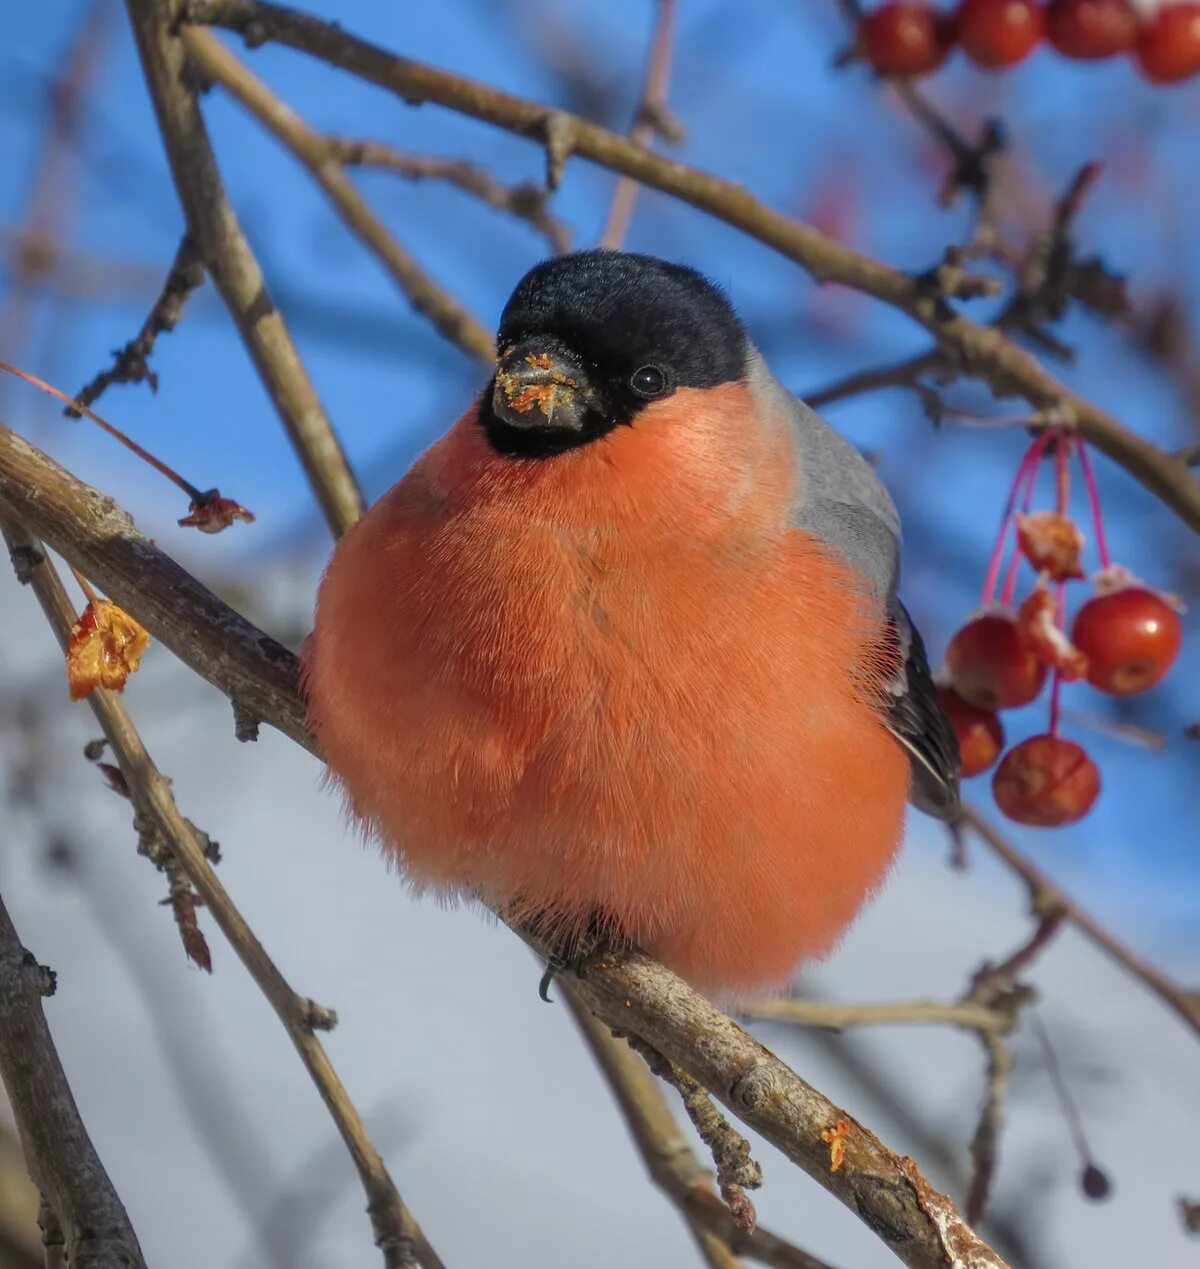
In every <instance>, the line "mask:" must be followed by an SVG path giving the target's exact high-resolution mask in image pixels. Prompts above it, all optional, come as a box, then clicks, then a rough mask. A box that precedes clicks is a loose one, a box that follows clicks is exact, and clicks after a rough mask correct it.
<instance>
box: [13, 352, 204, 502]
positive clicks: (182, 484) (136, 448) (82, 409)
mask: <svg viewBox="0 0 1200 1269" xmlns="http://www.w3.org/2000/svg"><path fill="white" fill-rule="evenodd" d="M0 370H2V371H4V373H5V374H10V375H15V376H16V377H17V378H18V379H23V380H24V381H25V382H26V383H28V384H31V385H32V386H33V387H35V388H40V389H41V390H42V391H43V392H47V393H49V394H50V396H52V397H56V398H57V399H58V400H59V401H61V402H63V404H64V405H69V406H70V407H71V409H72V410H78V411H79V413H80V414H83V415H86V416H87V417H88V418H89V419H91V420H92V422H93V423H95V424H96V426H97V427H99V428H100V429H102V430H103V431H105V432H107V433H108V434H109V436H111V437H112V438H113V439H114V440H116V441H120V443H121V444H122V445H124V446H125V448H126V449H127V450H130V451H132V452H133V453H134V454H136V455H137V456H138V457H139V458H140V459H141V460H142V462H144V463H149V464H150V466H151V467H153V468H154V470H155V471H157V472H160V473H161V474H162V475H164V476H166V478H167V479H168V480H169V481H171V482H172V483H173V484H176V485H178V486H179V488H180V489H182V490H183V492H184V493H185V494H187V496H188V497H189V498H190V499H191V500H192V501H193V502H203V500H204V497H205V495H204V491H203V490H201V489H197V488H196V486H195V485H193V484H192V483H191V481H189V480H184V478H183V477H182V476H181V475H180V474H179V473H178V472H177V471H175V470H174V469H173V468H170V467H168V466H167V465H166V463H164V462H163V461H162V460H161V459H158V458H155V457H154V455H153V454H151V453H150V451H149V450H146V449H143V448H142V447H141V446H140V445H139V444H138V443H137V441H135V440H132V439H131V438H130V437H128V436H126V435H125V433H124V432H122V431H121V430H120V429H119V428H115V427H113V425H112V424H111V423H109V422H108V421H107V420H105V419H102V418H101V417H100V416H99V415H98V414H97V413H96V411H95V410H91V409H89V408H88V407H87V406H86V405H84V404H83V402H82V401H76V400H75V398H74V397H69V396H67V394H66V393H65V392H62V391H60V390H59V389H58V388H56V387H55V386H54V385H53V384H52V383H47V382H46V381H45V380H44V379H39V378H38V377H37V375H32V374H30V373H29V371H27V370H20V369H18V368H17V367H16V366H10V365H9V364H8V362H7V361H0Z"/></svg>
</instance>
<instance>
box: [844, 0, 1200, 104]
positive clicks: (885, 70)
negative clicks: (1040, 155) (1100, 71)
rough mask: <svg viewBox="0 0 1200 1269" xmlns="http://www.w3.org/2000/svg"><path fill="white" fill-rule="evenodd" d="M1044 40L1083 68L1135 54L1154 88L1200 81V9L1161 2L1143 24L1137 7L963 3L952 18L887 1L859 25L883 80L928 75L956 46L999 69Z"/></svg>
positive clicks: (916, 1) (1106, 1) (1088, 0)
mask: <svg viewBox="0 0 1200 1269" xmlns="http://www.w3.org/2000/svg"><path fill="white" fill-rule="evenodd" d="M1042 40H1045V41H1046V42H1047V43H1049V44H1050V45H1051V46H1052V47H1053V48H1054V49H1055V50H1057V51H1058V52H1059V53H1061V54H1062V55H1063V56H1064V57H1070V58H1075V59H1077V60H1081V61H1097V60H1099V59H1101V58H1105V57H1115V56H1116V55H1117V54H1119V53H1130V54H1132V55H1133V57H1134V58H1135V59H1136V61H1137V64H1138V66H1139V68H1140V69H1141V72H1142V74H1143V75H1144V76H1145V77H1146V79H1148V80H1150V81H1151V83H1155V84H1175V83H1179V82H1180V81H1182V80H1185V79H1189V78H1191V77H1192V76H1193V75H1197V74H1200V2H1196V0H1163V3H1162V5H1161V6H1160V7H1159V8H1158V9H1157V10H1156V11H1155V12H1154V13H1153V14H1152V15H1149V16H1147V17H1142V16H1141V15H1140V14H1139V13H1138V10H1137V9H1136V8H1134V6H1133V4H1132V3H1131V0H1046V2H1045V3H1043V0H961V3H960V4H959V6H958V8H957V10H956V11H955V12H953V13H948V12H942V11H939V10H937V9H935V8H933V7H932V6H931V5H930V4H928V3H926V0H888V2H887V3H886V4H882V5H880V6H879V7H878V8H877V9H873V10H872V11H871V12H870V13H867V14H864V15H863V17H862V18H861V19H860V20H859V23H858V36H857V40H856V51H857V53H858V54H859V56H861V57H862V58H864V59H865V60H866V61H867V62H869V63H870V64H871V65H872V66H873V67H874V68H875V70H877V71H878V72H879V73H880V74H881V75H927V74H928V73H929V72H930V71H935V70H937V68H938V67H939V66H940V65H941V64H942V63H943V62H944V61H945V60H946V58H947V56H948V55H949V54H950V51H951V49H953V48H954V47H955V45H960V46H961V47H962V49H963V50H964V52H966V54H967V56H968V57H970V58H971V60H972V61H973V62H975V63H976V64H977V65H979V66H985V67H987V68H988V69H989V70H1000V69H1003V68H1004V67H1008V66H1015V65H1016V64H1017V63H1018V62H1020V61H1023V60H1024V59H1025V58H1026V57H1028V56H1029V54H1030V53H1032V52H1033V50H1034V49H1035V48H1036V47H1037V45H1038V44H1039V43H1040V42H1041V41H1042Z"/></svg>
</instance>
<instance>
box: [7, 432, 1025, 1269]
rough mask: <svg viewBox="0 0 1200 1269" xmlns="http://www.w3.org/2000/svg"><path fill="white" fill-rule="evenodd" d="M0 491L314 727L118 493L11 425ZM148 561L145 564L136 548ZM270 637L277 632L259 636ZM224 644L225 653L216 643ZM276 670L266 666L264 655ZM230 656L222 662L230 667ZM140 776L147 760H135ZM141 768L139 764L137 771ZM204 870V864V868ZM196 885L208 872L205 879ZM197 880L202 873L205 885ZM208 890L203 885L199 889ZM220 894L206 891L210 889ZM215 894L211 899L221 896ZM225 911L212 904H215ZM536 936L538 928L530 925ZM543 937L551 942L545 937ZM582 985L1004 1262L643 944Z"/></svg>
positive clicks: (897, 1235) (854, 1190) (158, 627)
mask: <svg viewBox="0 0 1200 1269" xmlns="http://www.w3.org/2000/svg"><path fill="white" fill-rule="evenodd" d="M0 502H6V503H8V504H9V506H10V507H11V508H12V510H13V512H14V513H15V514H16V515H17V516H18V517H19V518H20V519H22V520H23V521H24V523H26V524H27V525H28V527H29V528H30V529H31V530H32V531H34V532H36V533H37V534H38V535H39V536H40V537H42V538H44V539H45V540H46V541H47V542H48V543H49V544H50V545H51V546H52V547H53V548H54V549H55V550H56V551H58V552H59V553H60V554H62V555H63V556H64V558H66V559H67V560H69V561H71V562H72V563H74V564H76V565H77V566H78V567H81V568H83V569H84V570H85V571H86V572H87V573H88V575H89V576H90V577H91V578H92V579H93V580H94V581H96V582H97V583H98V584H100V585H101V586H103V587H104V589H105V591H106V592H107V593H108V594H109V595H110V596H112V598H113V599H114V600H116V602H118V603H119V604H120V605H121V606H122V607H123V608H125V609H126V610H127V611H128V612H130V614H131V615H132V616H133V617H134V618H135V619H137V620H138V621H140V622H141V623H142V624H143V625H144V626H146V627H147V628H148V629H149V630H150V631H151V633H152V634H154V635H156V636H157V637H158V638H160V639H161V640H162V642H164V643H166V644H168V646H171V647H172V649H173V650H174V651H175V652H176V653H177V654H178V655H179V656H180V657H181V658H182V659H183V660H184V661H185V662H187V663H188V664H189V665H191V666H193V668H195V669H197V670H199V672H200V673H201V674H203V675H204V676H205V677H208V678H209V679H210V681H217V680H218V677H219V678H220V680H221V681H223V682H225V683H231V682H236V683H237V684H239V685H240V690H238V691H236V692H233V693H231V695H235V696H237V697H238V698H240V699H248V698H247V696H246V694H247V693H250V697H249V699H251V701H252V707H253V709H254V712H255V713H256V714H257V715H258V716H259V717H260V718H262V720H263V721H264V722H268V723H271V724H272V725H274V726H277V727H280V728H281V730H287V731H288V732H289V734H292V733H293V732H296V733H297V734H295V736H294V738H296V739H298V740H301V742H302V743H303V742H304V741H305V740H307V741H308V742H309V743H310V744H311V738H310V737H308V736H307V734H306V733H304V732H303V730H302V729H301V730H300V731H298V732H297V729H296V728H295V720H296V719H302V718H303V715H304V711H303V706H302V704H301V702H300V700H299V698H298V696H297V694H296V688H295V685H296V681H297V665H296V661H295V658H294V657H293V656H292V655H291V654H290V653H288V652H286V651H285V650H283V649H282V648H279V645H277V644H275V645H273V646H274V647H275V648H278V653H277V654H276V656H275V657H274V658H273V659H272V661H271V662H267V661H266V658H264V657H263V655H262V654H261V651H259V650H258V649H257V648H256V646H255V640H254V639H253V636H252V634H251V633H250V632H252V631H253V627H252V626H250V623H248V622H247V621H245V619H244V618H241V617H240V616H238V615H237V614H236V613H234V612H233V611H232V610H231V609H229V608H228V607H227V606H226V605H224V604H222V603H221V601H220V600H218V599H216V597H215V596H210V595H208V593H207V592H206V591H204V588H203V587H201V586H200V585H199V583H197V582H195V581H192V580H191V579H188V582H189V583H190V591H191V593H198V594H199V595H201V596H203V597H204V600H203V602H202V603H194V604H192V605H190V606H185V608H184V615H183V619H182V620H180V617H179V613H178V612H175V613H173V614H172V613H169V612H166V611H165V610H166V609H168V608H170V607H171V605H170V604H169V602H168V596H169V595H170V594H171V593H172V592H173V591H174V590H176V589H177V588H179V587H181V586H183V585H184V583H183V582H182V581H181V576H182V577H183V578H186V577H187V574H186V573H184V571H183V570H182V569H180V568H179V566H178V565H177V564H175V563H174V562H173V561H171V560H169V559H168V558H167V557H166V556H165V555H163V553H162V552H160V551H159V550H158V549H157V548H155V547H154V546H153V545H152V544H150V543H148V542H146V540H145V539H143V538H141V536H140V535H139V534H137V532H136V530H134V529H133V528H132V525H131V524H130V522H129V520H128V517H127V516H124V515H123V514H122V513H121V512H119V511H118V510H117V509H116V508H115V506H114V505H113V504H112V502H111V500H108V499H105V498H103V497H102V496H101V495H100V494H98V493H96V492H95V491H94V490H89V489H88V488H87V487H86V486H84V485H81V484H80V482H78V481H76V480H75V479H74V478H73V477H72V476H70V475H69V474H68V473H67V472H65V471H63V469H62V468H60V467H58V466H57V464H55V463H54V462H53V461H52V460H51V459H49V458H48V457H46V456H45V455H44V454H40V453H39V452H38V451H37V450H35V449H34V448H33V447H32V446H30V445H29V444H28V443H27V442H24V441H22V440H20V439H19V438H17V437H15V436H14V435H13V434H12V433H11V432H10V431H9V430H8V429H7V428H5V427H3V426H2V425H0ZM135 558H136V560H137V561H138V564H139V567H138V569H137V570H136V572H131V571H130V569H129V562H130V560H131V559H135ZM259 637H260V639H261V640H263V641H266V642H268V643H269V642H271V641H269V640H267V637H266V636H265V635H260V636H259ZM214 648H220V649H221V659H220V662H219V664H218V663H217V662H216V661H215V660H214V657H213V651H212V650H213V649H214ZM266 666H269V671H270V672H269V673H266V674H264V667H266ZM218 670H219V675H218ZM133 774H134V779H133V780H131V781H130V782H131V783H136V782H137V780H138V778H139V777H140V776H141V775H142V774H143V773H142V771H140V770H136V769H135V770H134V773H133ZM126 778H127V779H129V773H126ZM193 880H195V878H193ZM197 885H198V883H197ZM198 888H200V887H199V885H198ZM201 892H202V893H204V891H203V890H201ZM205 897H206V898H207V897H208V896H207V894H206V896H205ZM211 906H212V905H211V902H210V907H211ZM215 915H216V913H215V912H214V916H215ZM522 935H523V937H526V938H528V937H529V935H528V931H522ZM537 950H538V951H539V952H541V953H542V955H543V957H544V956H545V955H546V951H547V949H546V948H545V946H538V947H537ZM572 985H573V987H574V989H575V990H576V991H577V992H578V994H579V996H580V999H581V1000H582V1001H583V1002H584V1003H585V1004H586V1005H587V1006H588V1007H589V1008H590V1009H591V1010H592V1011H593V1012H594V1013H595V1014H596V1015H597V1016H598V1017H599V1018H600V1019H601V1020H602V1021H603V1022H604V1023H606V1024H607V1025H608V1026H609V1027H613V1028H616V1029H618V1030H620V1031H622V1032H625V1033H633V1034H635V1035H637V1036H639V1037H640V1038H641V1039H643V1040H645V1041H646V1042H647V1043H648V1044H650V1045H651V1046H652V1047H653V1048H654V1049H656V1050H657V1051H658V1052H659V1053H661V1054H662V1055H663V1057H664V1058H666V1059H667V1060H668V1061H670V1062H672V1063H674V1064H675V1065H676V1066H678V1067H679V1068H680V1069H681V1070H682V1071H684V1072H685V1073H686V1074H687V1075H689V1076H691V1078H692V1079H694V1080H696V1081H697V1082H698V1083H700V1084H701V1085H702V1086H703V1087H704V1088H706V1089H708V1090H709V1091H710V1092H711V1093H712V1094H713V1095H714V1096H715V1097H716V1098H717V1099H718V1100H720V1101H721V1102H722V1103H723V1104H724V1105H725V1106H726V1107H727V1108H728V1109H729V1110H731V1111H732V1112H733V1113H734V1115H736V1116H737V1117H738V1118H739V1119H741V1120H742V1121H743V1122H744V1123H745V1124H747V1125H748V1126H749V1127H751V1128H753V1129H755V1130H756V1131H758V1132H760V1133H761V1134H762V1135H763V1136H764V1137H765V1138H766V1139H767V1140H768V1141H770V1142H772V1143H773V1144H774V1145H776V1146H778V1147H779V1149H780V1150H782V1151H783V1152H784V1153H785V1154H786V1155H787V1156H788V1158H790V1159H792V1160H793V1161H794V1162H795V1163H796V1164H798V1165H799V1166H800V1167H801V1168H802V1169H803V1170H804V1171H805V1172H806V1173H808V1175H809V1176H811V1177H812V1178H813V1179H814V1180H816V1181H817V1182H818V1183H819V1184H820V1185H822V1186H823V1187H824V1188H825V1189H827V1190H828V1191H829V1192H830V1193H831V1194H832V1195H833V1196H834V1197H835V1198H837V1199H838V1200H839V1201H840V1202H842V1203H843V1204H845V1205H846V1206H847V1207H848V1208H849V1209H850V1210H851V1211H852V1212H854V1213H855V1214H856V1215H857V1216H858V1217H859V1218H860V1219H862V1220H864V1221H866V1222H867V1223H868V1224H869V1225H870V1226H871V1228H872V1229H873V1230H874V1231H875V1233H876V1234H877V1235H878V1236H879V1237H880V1238H881V1239H882V1240H883V1241H884V1243H885V1244H886V1245H887V1246H888V1247H890V1248H891V1249H892V1250H893V1251H894V1252H895V1254H896V1255H897V1256H899V1257H900V1259H901V1260H902V1261H903V1262H904V1263H905V1264H908V1265H911V1266H914V1267H915V1269H944V1266H945V1263H946V1260H947V1258H948V1257H949V1255H950V1249H951V1248H954V1249H955V1254H958V1255H960V1257H961V1258H963V1259H964V1260H968V1258H970V1257H973V1258H974V1259H973V1261H969V1262H970V1263H972V1264H973V1269H999V1267H1000V1266H1002V1265H1003V1261H1002V1260H1001V1258H1000V1257H999V1256H998V1255H997V1254H996V1252H995V1251H993V1250H992V1249H991V1248H989V1247H988V1246H987V1245H986V1244H985V1243H984V1242H982V1241H981V1240H980V1239H979V1238H978V1236H977V1235H976V1234H974V1233H973V1232H972V1231H971V1230H970V1228H969V1227H968V1226H967V1225H966V1224H965V1223H964V1222H963V1220H962V1217H961V1216H960V1215H959V1213H958V1211H957V1209H956V1208H955V1207H954V1205H953V1204H952V1203H951V1202H950V1200H949V1199H948V1198H946V1197H945V1196H944V1195H941V1194H939V1193H938V1192H937V1191H935V1190H933V1189H932V1187H930V1186H929V1184H928V1182H926V1181H925V1180H924V1179H923V1178H922V1177H921V1175H920V1173H919V1172H918V1171H917V1170H916V1167H915V1165H914V1164H913V1163H912V1161H911V1160H908V1161H905V1160H900V1159H898V1158H897V1156H896V1155H895V1154H893V1153H892V1152H891V1151H890V1150H888V1149H887V1148H886V1147H885V1146H884V1145H883V1143H882V1142H880V1141H879V1140H878V1138H876V1137H875V1136H874V1134H872V1133H871V1132H869V1131H868V1130H867V1129H865V1128H863V1127H862V1126H861V1125H858V1124H856V1123H853V1121H851V1120H850V1117H849V1116H848V1115H847V1113H846V1112H845V1111H844V1110H843V1109H841V1108H840V1107H837V1106H835V1105H834V1104H833V1103H832V1102H830V1101H829V1100H828V1099H827V1098H825V1097H824V1096H823V1095H822V1094H821V1093H820V1092H818V1091H817V1090H816V1089H815V1088H813V1087H812V1086H811V1085H809V1084H807V1083H806V1082H805V1081H804V1080H802V1079H801V1078H800V1077H799V1076H798V1075H796V1073H795V1072H794V1071H791V1070H790V1069H789V1068H788V1067H787V1066H786V1065H785V1064H784V1063H783V1062H781V1061H780V1060H779V1059H778V1058H777V1057H775V1055H774V1054H772V1053H771V1052H769V1050H767V1049H766V1048H764V1047H763V1046H762V1045H761V1044H759V1043H758V1042H757V1041H756V1040H754V1039H753V1038H752V1037H751V1036H749V1035H747V1034H746V1032H745V1031H743V1030H742V1029H741V1028H740V1027H739V1026H737V1024H736V1023H734V1022H733V1021H732V1020H731V1019H729V1018H727V1017H726V1016H725V1015H724V1014H722V1013H720V1012H719V1011H718V1010H717V1009H715V1008H714V1007H713V1006H712V1005H711V1004H709V1002H708V1001H706V1000H705V999H704V998H703V997H701V996H699V995H698V994H697V993H696V992H694V991H692V990H691V989H690V988H689V987H688V986H687V985H686V984H685V983H684V982H682V980H680V979H679V978H678V977H677V976H676V975H674V974H672V973H671V972H670V971H669V970H667V969H666V968H664V967H663V966H662V965H659V964H658V963H657V962H656V961H653V960H651V959H650V958H649V957H647V956H645V955H643V954H641V953H637V952H631V953H628V954H625V955H621V956H615V957H612V958H605V960H604V962H603V963H602V964H597V965H596V966H595V967H594V968H592V969H590V970H589V972H588V975H587V977H586V979H578V980H575V981H573V983H572ZM843 1119H844V1120H847V1121H848V1122H849V1123H850V1128H849V1130H848V1133H847V1136H846V1139H845V1156H844V1160H843V1162H842V1166H840V1167H839V1168H838V1169H837V1170H836V1171H835V1170H833V1169H832V1168H831V1166H830V1156H829V1150H828V1147H827V1146H826V1144H825V1142H824V1141H823V1140H822V1137H821V1134H822V1133H823V1132H827V1131H828V1130H829V1129H830V1128H831V1127H832V1126H833V1125H834V1124H836V1123H837V1122H838V1121H839V1120H843Z"/></svg>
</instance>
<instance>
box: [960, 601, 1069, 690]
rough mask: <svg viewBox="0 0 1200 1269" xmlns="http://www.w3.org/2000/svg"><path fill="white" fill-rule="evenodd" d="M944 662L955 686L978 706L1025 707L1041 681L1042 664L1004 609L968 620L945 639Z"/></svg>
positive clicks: (1043, 672)
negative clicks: (948, 643) (946, 645)
mask: <svg viewBox="0 0 1200 1269" xmlns="http://www.w3.org/2000/svg"><path fill="white" fill-rule="evenodd" d="M946 664H947V666H948V667H949V669H950V681H951V683H952V684H953V685H954V690H955V691H956V692H957V693H958V694H959V696H961V697H962V698H963V699H964V700H965V701H969V702H970V703H971V704H972V705H978V706H979V708H980V709H1016V708H1017V707H1018V706H1019V705H1028V704H1029V702H1030V701H1031V700H1033V699H1034V697H1036V696H1037V694H1038V693H1039V692H1040V691H1041V690H1042V684H1043V683H1044V682H1045V680H1046V667H1045V666H1044V665H1043V664H1042V663H1041V661H1039V660H1038V658H1037V656H1036V654H1035V653H1034V651H1033V649H1032V648H1030V647H1029V646H1028V644H1027V643H1026V642H1025V640H1024V639H1022V637H1021V632H1020V631H1019V630H1018V629H1017V623H1016V621H1015V620H1014V619H1013V618H1012V617H1010V616H1008V615H1007V614H1006V613H986V614H985V615H984V616H982V617H976V618H975V619H974V620H973V621H969V622H967V624H966V625H965V626H963V628H962V629H961V630H960V631H959V632H958V633H957V634H956V635H955V636H954V638H953V639H951V640H950V646H949V647H948V648H947V649H946Z"/></svg>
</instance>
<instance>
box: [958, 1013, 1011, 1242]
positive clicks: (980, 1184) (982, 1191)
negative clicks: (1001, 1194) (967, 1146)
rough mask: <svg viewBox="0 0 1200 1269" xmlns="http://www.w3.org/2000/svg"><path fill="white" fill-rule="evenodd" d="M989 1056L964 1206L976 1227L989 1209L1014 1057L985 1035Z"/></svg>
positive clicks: (972, 1142) (982, 1037)
mask: <svg viewBox="0 0 1200 1269" xmlns="http://www.w3.org/2000/svg"><path fill="white" fill-rule="evenodd" d="M980 1041H981V1042H982V1044H983V1048H984V1052H985V1053H986V1054H987V1065H986V1070H985V1075H984V1078H985V1081H986V1082H985V1092H984V1099H983V1109H982V1110H981V1111H980V1113H979V1123H978V1125H977V1126H976V1128H975V1135H974V1136H973V1137H972V1138H971V1185H970V1188H969V1189H968V1190H967V1198H966V1202H965V1203H964V1205H963V1207H964V1210H965V1213H966V1217H967V1220H968V1221H969V1222H970V1223H971V1224H976V1223H977V1222H979V1221H981V1220H982V1219H983V1213H984V1209H985V1208H986V1207H987V1199H988V1192H989V1190H990V1189H991V1184H992V1176H993V1174H994V1173H995V1171H996V1150H997V1146H998V1144H999V1140H1000V1129H1001V1126H1002V1125H1003V1122H1004V1099H1005V1097H1006V1096H1007V1094H1008V1081H1009V1076H1010V1075H1011V1074H1012V1068H1013V1056H1012V1052H1011V1051H1010V1049H1009V1047H1008V1045H1007V1044H1005V1043H1004V1041H1003V1040H1001V1039H999V1038H998V1037H997V1036H994V1035H991V1036H989V1035H981V1036H980Z"/></svg>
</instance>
